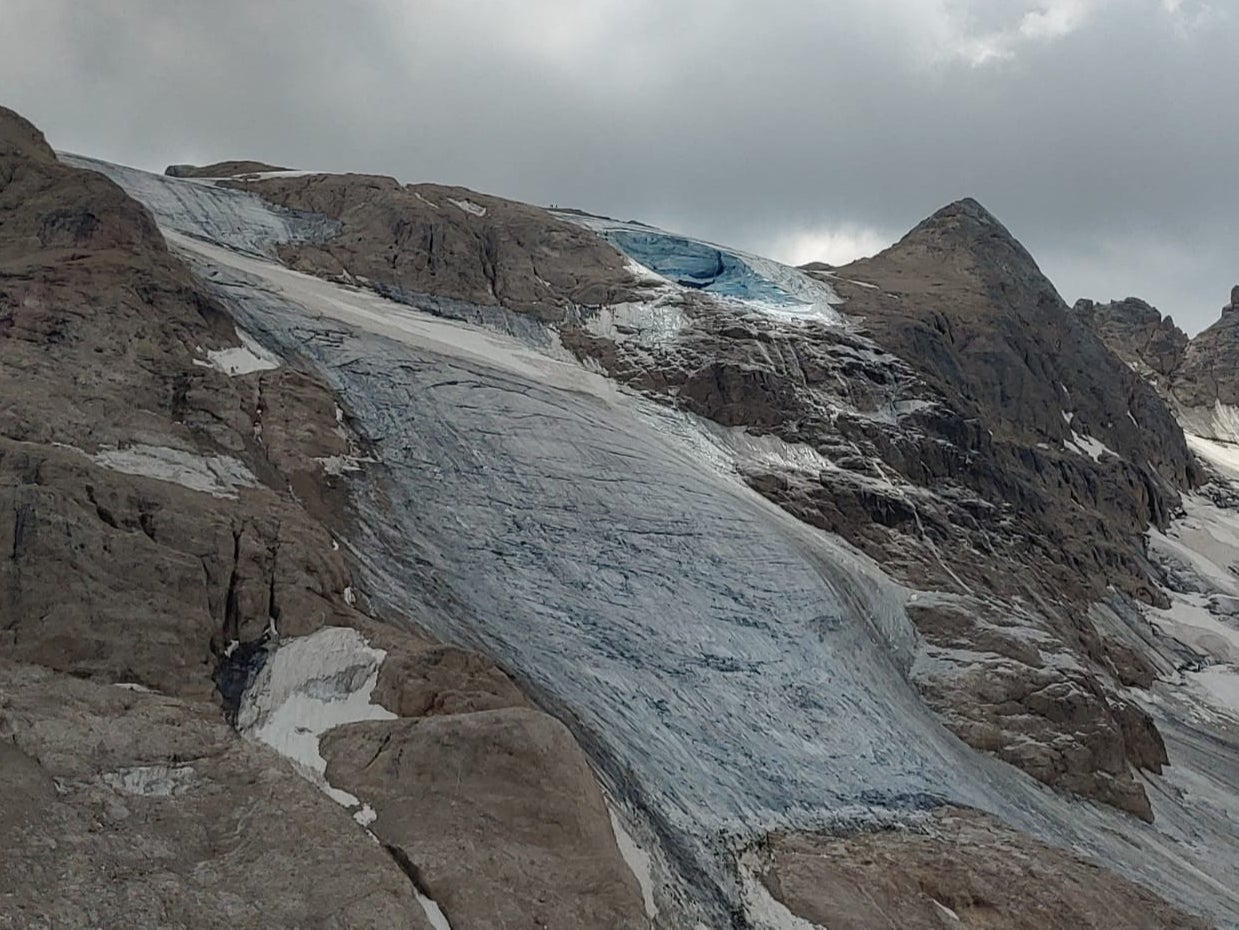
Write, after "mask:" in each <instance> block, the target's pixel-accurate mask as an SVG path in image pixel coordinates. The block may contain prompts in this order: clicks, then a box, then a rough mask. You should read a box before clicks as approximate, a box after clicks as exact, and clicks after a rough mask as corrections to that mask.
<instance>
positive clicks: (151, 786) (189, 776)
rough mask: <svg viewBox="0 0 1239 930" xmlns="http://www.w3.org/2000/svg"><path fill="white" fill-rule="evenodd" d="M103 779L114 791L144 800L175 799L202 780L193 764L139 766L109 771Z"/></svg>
mask: <svg viewBox="0 0 1239 930" xmlns="http://www.w3.org/2000/svg"><path fill="white" fill-rule="evenodd" d="M101 777H102V778H103V783H104V784H105V785H107V786H108V787H109V788H111V789H113V790H114V791H119V792H121V793H122V794H130V795H133V796H134V797H140V798H173V797H176V796H177V795H179V794H184V793H185V792H186V791H188V790H189V789H190V788H192V787H193V786H194V785H195V784H197V781H198V776H197V774H196V773H195V772H194V769H193V766H190V765H135V766H133V767H132V768H127V769H120V770H118V771H115V772H105V773H104V774H103V775H102V776H101Z"/></svg>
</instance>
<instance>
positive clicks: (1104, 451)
mask: <svg viewBox="0 0 1239 930" xmlns="http://www.w3.org/2000/svg"><path fill="white" fill-rule="evenodd" d="M1064 445H1066V446H1067V448H1068V449H1070V450H1071V451H1072V452H1074V453H1076V454H1077V455H1082V456H1084V457H1085V458H1090V459H1092V460H1093V461H1094V462H1100V461H1101V457H1102V456H1103V455H1112V456H1114V457H1115V458H1119V457H1120V456H1119V454H1118V453H1117V452H1115V451H1114V450H1113V449H1111V448H1110V447H1109V446H1107V445H1106V444H1105V443H1104V442H1102V441H1101V440H1099V439H1094V438H1093V437H1092V436H1084V435H1081V434H1080V433H1077V432H1076V431H1075V430H1072V431H1071V438H1070V439H1067V440H1064Z"/></svg>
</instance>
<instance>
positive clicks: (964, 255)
mask: <svg viewBox="0 0 1239 930" xmlns="http://www.w3.org/2000/svg"><path fill="white" fill-rule="evenodd" d="M888 251H889V252H891V253H894V255H900V254H902V255H906V256H908V257H909V258H912V259H915V258H918V257H922V256H930V255H933V256H938V257H944V256H954V260H953V261H952V264H953V265H955V266H956V267H960V268H961V270H963V269H964V268H966V269H968V270H970V271H971V272H973V273H974V274H977V275H979V276H980V277H982V278H983V279H985V280H987V282H992V281H993V279H995V278H996V277H998V276H1001V278H1002V280H1003V281H1004V282H1008V283H1014V284H1016V285H1019V286H1024V287H1032V288H1034V289H1036V290H1038V291H1042V290H1047V291H1049V292H1051V293H1054V288H1053V286H1052V285H1051V284H1050V282H1049V281H1048V280H1046V278H1045V277H1044V276H1043V275H1042V274H1041V269H1040V268H1038V267H1037V263H1036V261H1034V259H1033V257H1032V255H1030V254H1029V253H1028V250H1027V249H1025V248H1024V246H1023V245H1021V244H1020V243H1019V241H1018V240H1017V239H1016V238H1015V236H1013V235H1012V234H1011V232H1010V231H1009V230H1008V229H1007V227H1006V226H1004V225H1003V224H1002V223H1001V222H999V221H998V218H997V217H995V216H994V214H992V213H990V212H989V210H987V209H985V207H983V206H982V205H981V204H980V203H979V202H978V201H976V200H974V199H973V198H971V197H965V198H964V199H963V200H957V201H955V202H954V203H950V204H947V205H946V206H945V207H943V208H942V209H940V210H938V211H937V212H936V213H934V214H933V215H932V216H930V217H929V218H927V219H925V220H923V221H921V222H920V223H918V224H917V225H916V226H915V227H913V229H912V231H911V232H909V233H908V234H907V235H906V236H904V237H903V238H902V239H900V240H899V242H897V243H895V245H894V246H892V247H891V249H889V250H888ZM996 273H997V274H996Z"/></svg>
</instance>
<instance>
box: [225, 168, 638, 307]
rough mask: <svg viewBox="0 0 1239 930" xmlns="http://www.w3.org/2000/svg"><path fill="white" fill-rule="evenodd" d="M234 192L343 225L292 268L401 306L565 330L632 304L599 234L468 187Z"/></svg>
mask: <svg viewBox="0 0 1239 930" xmlns="http://www.w3.org/2000/svg"><path fill="white" fill-rule="evenodd" d="M232 184H233V186H236V187H238V188H241V189H243V190H248V191H254V192H257V193H259V194H261V195H262V197H264V198H265V199H267V200H270V201H271V202H273V203H277V204H280V205H282V206H285V207H290V208H292V209H295V210H307V211H312V212H314V213H319V214H323V215H325V216H328V217H332V218H333V219H337V220H339V221H340V222H341V223H342V225H343V229H342V230H341V232H340V234H339V235H338V236H335V237H333V238H331V239H329V240H327V241H326V242H323V243H321V244H318V245H308V244H307V245H302V246H297V247H287V248H285V249H283V250H282V253H281V257H282V258H283V259H284V260H285V261H286V262H287V263H288V264H289V266H290V267H293V268H296V269H298V270H300V271H305V272H308V273H310V274H315V275H319V276H321V277H327V278H331V279H339V280H344V281H348V282H353V281H356V282H358V283H361V284H366V283H373V284H374V285H376V286H378V287H379V288H380V289H381V291H382V292H383V293H385V294H388V295H389V296H394V297H397V298H398V299H399V298H401V297H403V298H405V299H408V298H410V297H413V296H417V295H426V294H430V295H435V296H438V297H447V298H454V299H457V300H464V301H469V302H471V303H474V304H480V305H483V306H486V305H491V306H497V305H502V306H505V307H510V308H512V309H516V310H519V311H521V312H523V313H528V314H532V315H534V316H536V317H538V318H539V319H543V320H546V321H549V322H560V321H562V320H564V319H567V318H570V317H571V316H572V314H573V313H574V312H576V310H575V308H576V307H577V306H578V305H585V306H598V305H601V304H604V303H617V302H621V301H623V300H625V299H626V298H627V297H628V296H629V295H630V293H631V290H632V285H633V284H634V281H633V279H632V276H631V274H630V273H629V272H628V270H627V268H626V265H625V262H624V259H623V257H622V256H621V255H620V254H619V253H618V252H616V251H615V250H614V249H613V248H611V247H609V246H608V245H607V244H606V243H604V242H602V241H600V240H599V239H598V238H597V237H596V236H594V235H592V234H591V233H588V232H586V231H584V230H582V229H580V228H579V227H577V226H574V225H571V224H569V223H566V222H562V221H559V220H555V219H553V218H552V217H550V216H549V215H548V214H547V212H546V211H544V210H540V209H538V208H536V207H530V206H527V205H525V204H520V203H515V202H513V201H510V200H503V199H501V198H499V197H491V196H487V195H483V194H478V193H475V192H473V191H470V190H466V189H464V188H457V187H442V186H440V185H437V184H417V185H413V184H408V185H402V184H399V183H398V182H397V181H395V180H394V179H393V178H387V177H376V176H367V175H311V176H308V177H298V178H275V179H270V180H264V181H257V182H246V181H236V182H232Z"/></svg>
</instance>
